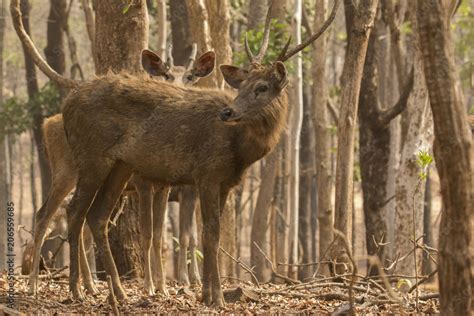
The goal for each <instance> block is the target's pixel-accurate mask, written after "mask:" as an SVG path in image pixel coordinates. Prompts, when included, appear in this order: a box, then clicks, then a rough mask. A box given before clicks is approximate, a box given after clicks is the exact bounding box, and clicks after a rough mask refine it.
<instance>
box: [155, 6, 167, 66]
mask: <svg viewBox="0 0 474 316" xmlns="http://www.w3.org/2000/svg"><path fill="white" fill-rule="evenodd" d="M156 21H157V23H156V29H157V33H158V42H157V43H156V44H157V53H158V55H159V56H160V57H161V58H162V59H163V60H166V59H165V58H166V35H167V29H168V28H167V25H168V24H167V20H166V0H157V1H156Z"/></svg>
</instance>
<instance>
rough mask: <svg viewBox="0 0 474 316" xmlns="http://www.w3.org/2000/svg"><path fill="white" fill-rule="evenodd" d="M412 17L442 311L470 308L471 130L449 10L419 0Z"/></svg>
mask: <svg viewBox="0 0 474 316" xmlns="http://www.w3.org/2000/svg"><path fill="white" fill-rule="evenodd" d="M417 6H418V7H417V10H416V15H417V18H418V26H417V28H416V31H417V32H418V34H419V38H420V46H421V52H422V56H423V65H424V71H425V78H426V84H427V88H428V93H429V97H430V101H431V102H430V104H431V110H432V112H433V119H434V126H435V129H434V132H435V142H434V155H435V160H436V166H437V168H438V172H439V175H440V179H441V195H442V198H443V206H444V209H443V212H442V214H441V224H440V233H439V287H440V295H441V297H440V303H441V313H442V314H443V315H468V314H469V313H471V312H472V310H471V304H472V302H471V300H472V297H473V296H474V295H473V292H472V289H473V287H472V282H473V279H472V274H471V270H470V269H471V267H470V260H471V258H470V256H469V243H470V242H472V241H471V227H470V218H471V217H472V216H473V202H472V199H473V192H474V190H473V180H472V171H473V167H472V152H471V146H472V144H471V137H472V136H471V134H470V132H469V126H468V123H467V115H466V112H465V107H464V106H463V104H462V97H461V92H460V88H459V84H458V80H459V79H458V77H457V72H456V69H455V64H454V52H453V42H452V35H451V28H450V23H449V20H450V12H449V11H448V10H447V7H445V5H444V2H442V1H417Z"/></svg>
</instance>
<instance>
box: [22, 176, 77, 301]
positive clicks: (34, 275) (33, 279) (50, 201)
mask: <svg viewBox="0 0 474 316" xmlns="http://www.w3.org/2000/svg"><path fill="white" fill-rule="evenodd" d="M68 178H70V177H61V176H58V177H55V178H53V184H52V186H51V191H50V192H49V194H48V197H47V199H46V201H45V203H44V204H43V206H41V208H40V209H39V211H38V212H37V213H36V221H35V229H34V251H33V264H32V270H31V273H30V276H29V288H28V294H36V292H37V287H38V274H39V262H40V257H41V247H42V246H43V242H44V239H45V237H46V231H47V230H48V224H49V222H50V221H51V218H52V217H53V215H54V214H55V213H56V211H57V209H58V207H59V205H60V204H61V202H62V201H63V200H64V198H65V197H66V195H67V194H68V193H69V192H71V190H72V188H73V187H74V185H75V182H76V180H75V179H74V181H73V182H72V181H65V180H67V179H68ZM61 180H62V181H61Z"/></svg>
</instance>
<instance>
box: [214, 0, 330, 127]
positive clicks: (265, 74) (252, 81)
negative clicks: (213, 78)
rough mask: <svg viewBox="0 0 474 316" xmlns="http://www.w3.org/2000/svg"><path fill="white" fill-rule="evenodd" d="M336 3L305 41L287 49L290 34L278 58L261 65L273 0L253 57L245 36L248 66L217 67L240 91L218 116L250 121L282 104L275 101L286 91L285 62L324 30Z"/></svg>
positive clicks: (268, 32) (233, 120)
mask: <svg viewBox="0 0 474 316" xmlns="http://www.w3.org/2000/svg"><path fill="white" fill-rule="evenodd" d="M338 4H339V1H338V0H335V1H334V7H333V9H332V12H331V15H330V16H329V18H328V20H327V21H326V22H325V23H324V25H323V26H322V27H321V29H320V30H319V31H318V32H316V33H313V34H312V35H311V36H310V37H309V38H308V39H306V41H304V42H303V43H301V44H300V45H298V46H296V47H295V48H293V49H291V50H290V51H288V47H289V45H290V42H291V37H290V38H289V40H288V42H287V43H286V45H285V47H284V48H283V50H282V52H281V53H280V55H279V56H278V58H277V60H276V61H275V62H272V63H271V64H270V65H262V64H261V63H262V60H263V57H264V56H265V52H266V50H267V47H268V41H269V35H270V21H271V11H272V7H273V1H272V3H271V4H270V7H269V9H268V12H267V17H266V20H265V29H264V35H263V40H262V45H261V47H260V50H259V52H258V54H257V55H256V56H254V55H253V53H252V51H251V50H250V48H249V45H248V41H247V37H245V50H246V53H247V57H248V58H249V61H250V67H249V68H248V69H243V68H239V67H235V66H231V65H221V66H220V70H221V72H222V74H223V76H224V79H225V81H226V82H227V83H228V84H229V85H230V86H231V87H233V88H236V89H238V90H239V93H238V95H237V97H236V98H235V99H234V101H233V102H232V104H231V105H230V106H228V107H226V108H225V109H223V110H222V111H221V119H222V120H223V121H225V122H233V123H238V122H245V121H248V120H253V118H254V117H255V116H258V115H259V114H260V113H262V112H267V113H269V114H270V115H271V114H272V112H274V109H275V104H277V103H281V102H277V101H278V100H279V98H280V97H281V96H282V93H285V94H286V89H285V87H286V86H287V84H288V72H287V70H286V67H285V64H284V62H285V61H287V60H288V59H289V58H290V57H292V56H294V55H295V54H297V53H298V52H299V51H301V50H303V49H304V48H305V47H306V46H308V45H310V44H311V43H312V42H314V41H315V40H316V39H317V38H318V37H319V36H321V34H323V33H324V31H325V30H326V29H327V28H328V27H329V25H330V24H331V22H332V21H333V20H334V17H335V16H336V11H337V7H338Z"/></svg>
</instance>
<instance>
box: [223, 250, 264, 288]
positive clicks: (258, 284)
mask: <svg viewBox="0 0 474 316" xmlns="http://www.w3.org/2000/svg"><path fill="white" fill-rule="evenodd" d="M219 249H220V250H221V251H222V252H223V253H225V254H226V255H227V256H228V257H229V258H231V259H232V260H234V262H236V263H237V264H238V265H239V266H241V267H242V269H244V270H245V271H247V272H248V273H249V274H250V276H251V277H252V279H253V280H254V282H255V284H256V285H257V287H258V288H260V283H259V282H258V279H257V277H256V276H255V273H253V271H252V269H251V268H250V267H249V266H248V265H246V264H245V263H243V262H242V261H240V260H239V259H236V258H234V257H233V256H232V255H231V254H230V253H228V252H227V251H226V250H225V249H224V248H222V247H219Z"/></svg>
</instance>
